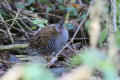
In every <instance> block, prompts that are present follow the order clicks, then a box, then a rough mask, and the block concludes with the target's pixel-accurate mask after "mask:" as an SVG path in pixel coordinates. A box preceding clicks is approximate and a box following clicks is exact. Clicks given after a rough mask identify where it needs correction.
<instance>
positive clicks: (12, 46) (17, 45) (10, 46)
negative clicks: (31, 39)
mask: <svg viewBox="0 0 120 80" xmlns="http://www.w3.org/2000/svg"><path fill="white" fill-rule="evenodd" d="M28 46H29V45H28V44H12V45H6V46H5V45H0V51H3V50H10V49H17V48H28Z"/></svg>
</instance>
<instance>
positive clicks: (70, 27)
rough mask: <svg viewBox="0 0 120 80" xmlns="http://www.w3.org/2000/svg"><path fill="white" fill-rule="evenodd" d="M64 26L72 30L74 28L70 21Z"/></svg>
mask: <svg viewBox="0 0 120 80" xmlns="http://www.w3.org/2000/svg"><path fill="white" fill-rule="evenodd" d="M65 26H66V27H67V28H68V30H72V29H73V28H75V26H74V25H73V24H70V23H67V24H65Z"/></svg>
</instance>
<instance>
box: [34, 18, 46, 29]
mask: <svg viewBox="0 0 120 80" xmlns="http://www.w3.org/2000/svg"><path fill="white" fill-rule="evenodd" d="M33 23H34V24H37V25H39V26H40V27H41V28H43V27H45V24H47V23H48V20H45V19H42V20H40V19H36V20H33Z"/></svg>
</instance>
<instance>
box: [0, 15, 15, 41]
mask: <svg viewBox="0 0 120 80" xmlns="http://www.w3.org/2000/svg"><path fill="white" fill-rule="evenodd" d="M0 18H1V20H2V22H4V23H6V22H5V20H4V19H3V17H2V16H1V15H0ZM5 27H6V30H7V33H8V35H9V37H10V40H11V42H12V43H14V40H13V37H12V34H11V32H10V27H8V26H7V25H6V26H5Z"/></svg>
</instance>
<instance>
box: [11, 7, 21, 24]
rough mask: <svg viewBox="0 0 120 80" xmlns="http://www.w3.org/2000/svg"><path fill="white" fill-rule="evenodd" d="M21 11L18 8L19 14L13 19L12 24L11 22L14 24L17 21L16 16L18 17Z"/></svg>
mask: <svg viewBox="0 0 120 80" xmlns="http://www.w3.org/2000/svg"><path fill="white" fill-rule="evenodd" d="M19 13H20V9H18V12H17V14H16V16H15V18H14V19H13V22H12V24H11V25H13V24H14V23H15V21H16V18H17V17H18V15H19Z"/></svg>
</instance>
